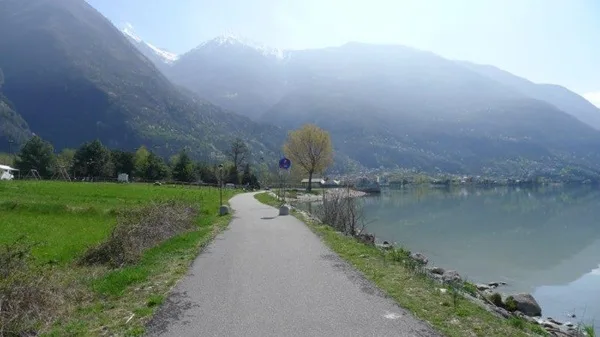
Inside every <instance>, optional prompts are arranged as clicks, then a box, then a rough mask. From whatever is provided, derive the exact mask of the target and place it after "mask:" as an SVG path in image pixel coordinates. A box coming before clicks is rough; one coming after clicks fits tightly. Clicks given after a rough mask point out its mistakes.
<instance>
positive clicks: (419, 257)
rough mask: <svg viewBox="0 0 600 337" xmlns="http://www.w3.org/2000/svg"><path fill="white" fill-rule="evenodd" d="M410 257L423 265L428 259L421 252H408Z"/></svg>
mask: <svg viewBox="0 0 600 337" xmlns="http://www.w3.org/2000/svg"><path fill="white" fill-rule="evenodd" d="M410 257H411V258H412V259H413V260H415V261H417V262H419V263H420V264H423V265H425V264H427V263H428V262H429V259H428V258H427V256H425V255H423V254H421V253H412V254H410Z"/></svg>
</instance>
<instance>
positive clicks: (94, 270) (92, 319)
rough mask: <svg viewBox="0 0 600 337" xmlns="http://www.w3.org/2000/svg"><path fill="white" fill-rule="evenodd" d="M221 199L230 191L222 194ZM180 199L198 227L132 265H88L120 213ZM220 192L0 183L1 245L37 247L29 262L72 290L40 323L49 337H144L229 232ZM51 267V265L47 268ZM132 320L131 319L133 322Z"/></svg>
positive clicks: (125, 186) (89, 185)
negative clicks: (210, 246)
mask: <svg viewBox="0 0 600 337" xmlns="http://www.w3.org/2000/svg"><path fill="white" fill-rule="evenodd" d="M223 193H224V195H223V198H224V200H227V199H229V198H230V197H231V196H232V195H233V193H234V192H233V191H230V190H224V191H223ZM168 200H176V201H179V202H183V203H185V204H186V205H189V206H192V207H194V208H195V209H197V210H198V216H197V219H196V224H197V227H196V229H195V230H193V231H191V232H186V233H184V234H181V235H178V236H176V237H173V238H171V239H169V240H167V241H166V242H163V243H162V244H160V245H158V246H156V247H154V248H151V249H149V250H147V251H146V252H145V253H144V254H143V256H142V258H141V260H140V261H139V262H138V263H136V264H134V265H130V266H126V267H123V268H118V269H111V268H109V267H106V266H83V265H81V264H78V263H77V261H78V259H79V258H80V257H81V256H82V254H84V253H85V252H86V251H87V250H88V248H90V247H93V246H96V245H98V244H100V243H102V242H103V241H105V240H106V239H107V237H108V236H109V235H110V233H111V231H112V229H113V228H114V226H115V225H116V223H117V213H118V212H119V211H121V210H127V209H131V208H139V207H143V206H147V205H150V204H152V203H157V202H161V201H168ZM218 206H219V191H218V190H217V189H214V188H212V189H209V188H198V187H182V186H153V185H150V184H104V183H66V182H53V181H10V182H7V181H3V182H0V246H2V245H6V244H11V243H14V242H15V241H16V240H18V239H20V238H21V239H22V240H24V241H25V242H28V243H31V244H33V245H34V246H33V249H32V261H31V264H33V265H35V266H36V267H40V268H45V269H44V270H46V271H49V272H51V273H52V275H53V277H52V279H53V280H54V281H55V282H58V283H62V285H68V287H69V288H70V289H73V293H72V294H69V296H67V297H68V303H66V305H65V307H66V310H64V313H63V314H61V315H58V316H57V317H54V319H53V321H52V322H41V323H37V325H36V327H38V328H39V330H41V332H42V333H43V334H46V335H51V336H66V335H69V336H96V335H107V334H108V335H111V334H114V335H141V334H142V333H143V331H144V325H145V323H146V322H147V320H148V319H149V317H151V315H152V313H153V312H154V310H155V308H156V307H157V306H158V304H160V303H161V302H162V300H163V299H164V298H165V296H166V295H167V294H168V292H169V290H170V289H171V287H172V286H173V285H174V284H175V282H176V281H177V280H178V279H179V278H181V277H182V276H183V275H184V274H185V272H186V270H187V268H188V267H189V265H190V263H191V261H192V260H193V259H194V257H195V256H196V255H197V254H198V251H199V249H200V248H201V247H202V246H203V245H205V244H206V243H207V242H209V241H210V240H211V239H212V238H213V237H214V236H215V235H216V234H217V233H218V232H219V231H220V230H222V229H223V228H225V227H226V225H227V223H228V222H229V219H230V218H229V217H222V218H220V217H218V215H217V213H218ZM47 266H51V267H47ZM130 317H131V319H129V318H130Z"/></svg>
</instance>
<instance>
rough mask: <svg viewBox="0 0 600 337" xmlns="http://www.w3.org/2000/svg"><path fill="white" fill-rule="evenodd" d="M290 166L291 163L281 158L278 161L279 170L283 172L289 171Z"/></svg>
mask: <svg viewBox="0 0 600 337" xmlns="http://www.w3.org/2000/svg"><path fill="white" fill-rule="evenodd" d="M291 166H292V161H291V160H289V159H287V158H285V157H283V158H281V159H280V160H279V168H280V169H284V170H289V169H290V167H291Z"/></svg>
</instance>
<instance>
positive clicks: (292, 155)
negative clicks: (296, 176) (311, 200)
mask: <svg viewBox="0 0 600 337" xmlns="http://www.w3.org/2000/svg"><path fill="white" fill-rule="evenodd" d="M283 152H284V153H285V155H286V156H287V157H288V158H289V159H290V160H291V161H292V165H297V166H299V167H300V168H301V169H302V170H303V171H304V172H305V173H307V174H308V179H309V180H308V186H307V188H306V190H307V191H311V190H312V177H313V174H315V173H323V172H324V171H325V169H327V167H329V166H330V165H331V164H332V163H333V148H332V146H331V138H330V137H329V133H328V132H327V131H325V130H323V129H321V128H319V127H318V126H316V125H313V124H307V125H304V126H303V127H302V128H301V129H299V130H295V131H291V132H290V133H289V134H288V139H287V142H286V143H285V145H284V146H283Z"/></svg>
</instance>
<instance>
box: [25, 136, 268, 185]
mask: <svg viewBox="0 0 600 337" xmlns="http://www.w3.org/2000/svg"><path fill="white" fill-rule="evenodd" d="M248 152H249V151H248V148H247V146H246V145H245V143H244V142H243V141H242V140H240V139H236V140H235V141H234V142H233V143H232V145H231V149H230V151H229V152H228V156H229V157H230V158H231V159H232V162H231V163H226V164H225V165H224V167H223V168H222V170H220V169H219V168H218V166H217V165H215V164H213V165H209V164H208V163H202V162H195V161H193V160H192V159H191V158H190V156H189V155H188V153H187V152H186V151H181V152H180V153H178V154H177V155H175V156H173V157H171V158H170V160H169V161H168V162H166V161H165V160H164V159H163V158H162V157H160V156H159V155H157V154H155V153H154V152H152V151H150V150H148V149H147V148H146V147H144V146H142V147H140V148H138V149H137V150H136V151H135V152H129V151H123V150H111V149H109V148H107V147H106V146H104V145H103V144H102V143H101V142H100V141H99V140H94V141H92V142H88V143H85V144H83V145H81V146H80V147H79V148H78V149H64V150H62V151H61V152H60V153H58V154H55V151H54V147H53V146H52V144H51V143H49V142H47V141H45V140H43V139H42V138H40V137H39V136H34V137H32V138H31V139H29V140H28V141H27V142H26V143H25V144H24V145H23V146H22V147H21V149H20V151H19V152H18V154H17V156H16V157H15V159H14V165H15V167H16V168H17V169H19V170H20V171H21V174H23V175H26V174H28V173H29V172H31V171H32V170H36V171H37V172H38V173H39V175H40V176H41V177H42V178H45V179H50V178H52V177H53V176H57V175H58V176H60V175H61V171H62V170H64V171H65V172H67V173H68V174H69V175H70V176H71V177H77V178H98V177H110V178H113V179H116V177H117V176H118V175H119V174H121V173H125V174H128V175H129V176H130V177H131V178H135V179H138V180H145V181H156V180H165V179H173V180H176V181H181V182H198V181H202V182H204V183H209V184H217V183H218V182H219V175H221V174H222V178H223V183H233V184H240V183H241V184H244V185H246V184H248V185H251V186H253V187H258V179H257V178H256V175H255V174H254V173H252V172H251V168H250V164H249V162H248V161H247V158H248Z"/></svg>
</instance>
